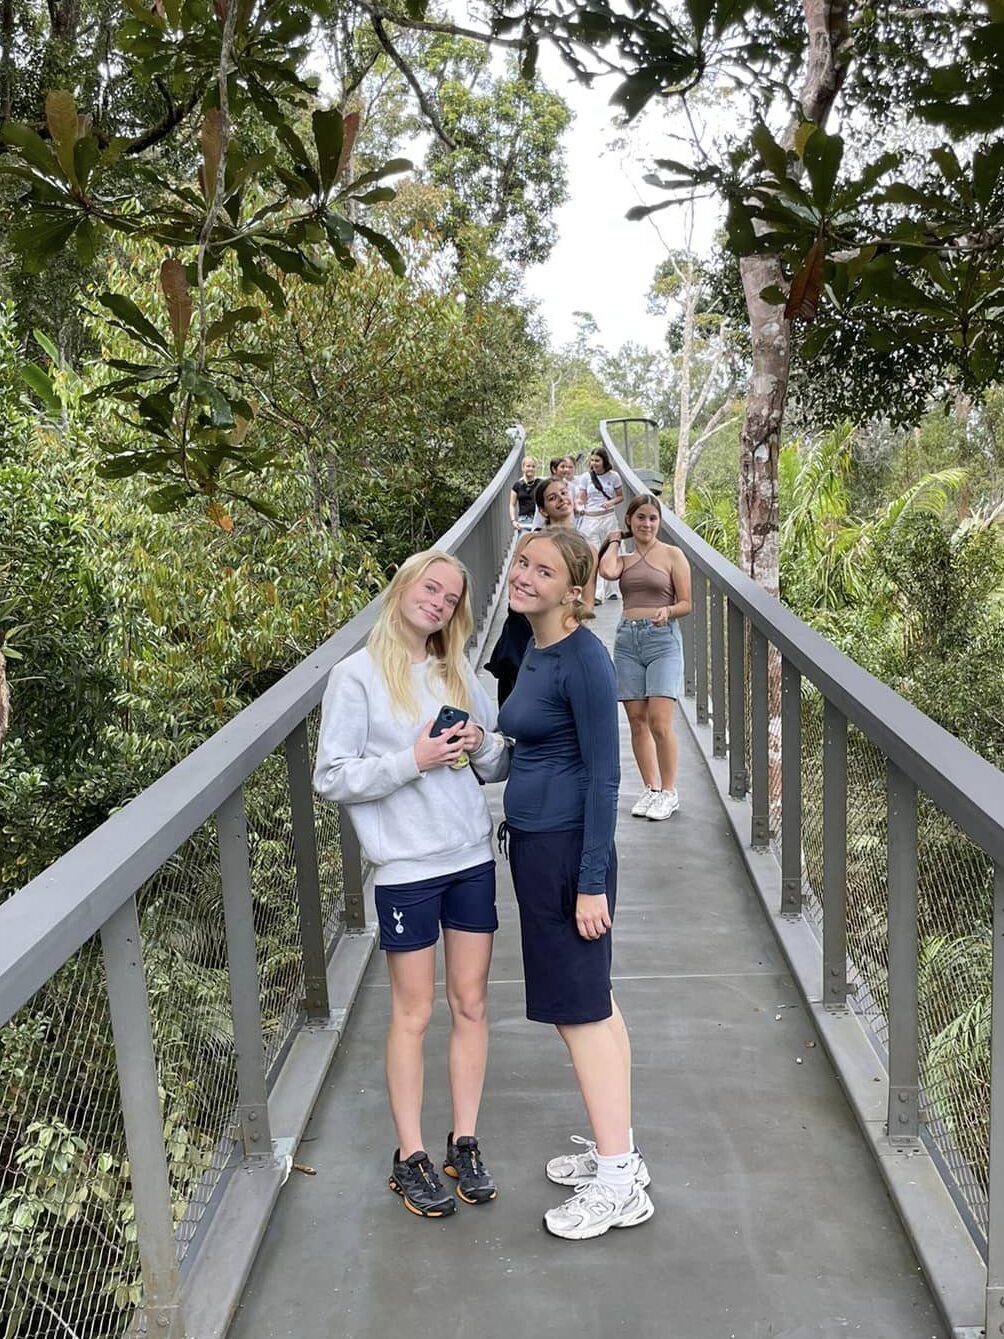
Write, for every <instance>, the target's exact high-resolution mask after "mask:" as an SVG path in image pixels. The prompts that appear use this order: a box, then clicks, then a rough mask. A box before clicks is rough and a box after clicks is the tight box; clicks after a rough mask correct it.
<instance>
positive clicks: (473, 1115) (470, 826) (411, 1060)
mask: <svg viewBox="0 0 1004 1339" xmlns="http://www.w3.org/2000/svg"><path fill="white" fill-rule="evenodd" d="M473 625H474V620H473V616H472V613H471V604H470V598H469V595H468V580H467V572H466V571H465V569H464V568H463V566H462V565H461V564H460V563H459V562H457V560H456V559H455V558H453V557H451V556H450V555H449V554H446V553H439V552H437V551H436V550H434V549H429V550H427V551H426V552H424V553H417V554H415V555H414V556H413V557H412V558H409V559H408V561H407V562H406V563H404V564H403V565H402V566H401V568H400V569H399V570H398V572H397V573H396V574H395V576H394V578H393V580H392V581H391V583H390V585H389V586H388V587H387V591H386V593H385V595H384V600H383V606H382V608H381V611H380V615H379V618H378V620H377V623H376V626H375V627H374V629H373V632H372V633H371V634H370V638H369V641H368V643H367V645H366V647H365V648H364V649H363V650H362V651H357V652H356V653H355V655H351V656H349V657H348V658H347V659H345V660H343V661H342V662H341V663H340V664H338V665H336V666H335V668H334V669H333V670H332V671H331V677H330V679H329V681H328V686H327V689H326V691H325V694H324V702H323V706H322V709H321V730H320V739H319V743H318V749H317V765H316V767H315V770H314V785H315V787H316V788H317V790H318V791H319V792H320V793H321V794H322V795H324V796H326V797H327V798H328V799H331V800H337V801H338V802H339V803H340V804H343V805H345V806H346V808H347V810H348V813H349V816H350V817H351V819H352V825H353V827H354V828H355V830H356V833H357V835H358V837H359V843H360V846H361V847H362V851H363V855H364V857H365V859H366V860H367V861H369V862H370V864H372V865H374V866H376V905H377V917H378V919H379V922H380V947H381V948H383V949H385V950H386V952H387V965H388V970H389V973H390V999H391V1017H390V1027H389V1029H388V1033H387V1091H388V1095H389V1098H390V1107H391V1114H392V1116H393V1119H394V1124H395V1126H396V1128H397V1136H398V1148H397V1150H396V1151H395V1153H394V1158H393V1166H392V1171H391V1176H390V1182H389V1184H390V1188H391V1189H392V1190H393V1191H395V1192H396V1193H397V1194H399V1195H400V1196H401V1197H402V1199H403V1200H404V1203H405V1206H406V1207H407V1208H408V1209H410V1210H411V1211H412V1213H416V1214H419V1215H420V1216H422V1217H428V1218H441V1217H444V1216H445V1215H447V1214H450V1213H452V1212H453V1211H454V1209H455V1208H456V1200H455V1199H454V1198H453V1196H452V1195H450V1194H448V1193H447V1192H446V1191H445V1190H444V1189H443V1186H442V1183H441V1182H440V1180H439V1177H438V1175H437V1173H436V1170H435V1168H434V1167H433V1165H432V1162H431V1159H430V1158H429V1155H428V1154H427V1153H426V1151H425V1141H424V1139H423V1137H422V1126H421V1116H422V1087H423V1043H424V1040H425V1033H426V1030H427V1028H428V1024H429V1019H430V1017H431V1014H432V1006H433V999H434V994H435V969H436V942H437V940H438V938H439V927H440V925H442V927H443V939H444V943H445V950H446V993H447V998H448V1000H449V1005H450V1012H451V1015H452V1020H453V1021H452V1029H451V1033H450V1046H449V1071H450V1092H451V1097H452V1101H453V1129H452V1130H451V1131H450V1133H449V1134H448V1136H447V1140H446V1160H445V1162H444V1163H443V1169H444V1170H445V1171H446V1172H447V1173H448V1174H449V1175H450V1176H453V1177H455V1178H456V1179H457V1183H458V1184H457V1193H458V1195H459V1196H460V1198H461V1199H462V1200H464V1201H465V1202H466V1203H468V1204H483V1203H487V1202H488V1201H490V1200H493V1199H494V1198H495V1196H496V1193H497V1191H496V1187H495V1182H494V1180H493V1179H492V1176H491V1174H490V1173H489V1172H488V1171H487V1169H486V1168H485V1165H484V1163H483V1162H482V1160H481V1151H480V1148H479V1146H478V1140H477V1135H476V1124H477V1117H478V1108H479V1106H480V1103H481V1090H482V1087H483V1085H484V1076H485V1064H486V1060H487V1051H488V1021H487V1013H486V1007H485V1003H486V995H487V989H488V967H489V964H490V962H491V952H492V935H493V934H494V931H495V930H496V929H497V927H498V919H497V916H496V914H495V862H494V858H493V855H492V848H491V835H492V822H491V815H490V814H489V812H488V806H487V804H486V803H485V799H484V794H483V792H482V789H481V787H480V786H479V784H478V780H477V777H475V775H474V774H473V771H472V767H471V766H468V765H465V764H464V763H463V762H462V758H463V757H464V756H465V755H466V756H467V757H469V758H470V760H471V762H472V764H473V766H474V767H476V768H477V771H478V775H479V776H480V777H481V778H482V779H483V780H500V779H502V778H503V777H504V775H505V773H506V771H507V768H508V752H507V750H506V747H505V743H504V741H503V739H502V737H501V735H498V734H495V733H492V732H493V730H494V725H495V712H494V709H493V708H492V706H491V703H490V701H489V699H488V696H487V694H486V693H485V692H484V690H483V689H482V688H481V686H480V684H479V683H478V681H477V679H476V677H475V675H474V672H473V670H472V668H471V666H470V664H469V662H468V661H467V658H466V655H465V647H466V644H467V640H468V638H469V637H470V634H471V630H472V628H473ZM445 705H449V706H452V707H459V708H462V709H463V710H464V711H467V712H468V713H469V719H468V722H467V724H466V725H464V726H463V727H462V728H459V729H457V728H455V729H454V730H453V731H452V732H445V733H443V734H440V735H439V736H437V737H433V736H432V735H431V729H432V724H433V721H434V720H435V718H436V716H437V715H438V713H439V710H440V708H441V707H442V706H445Z"/></svg>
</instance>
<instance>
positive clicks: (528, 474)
mask: <svg viewBox="0 0 1004 1339" xmlns="http://www.w3.org/2000/svg"><path fill="white" fill-rule="evenodd" d="M536 477H537V462H536V461H535V460H534V458H533V456H527V457H526V459H525V460H524V461H523V478H524V479H525V480H526V481H527V483H529V482H530V480H531V479H535V478H536Z"/></svg>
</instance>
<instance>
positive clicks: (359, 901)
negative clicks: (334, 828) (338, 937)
mask: <svg viewBox="0 0 1004 1339" xmlns="http://www.w3.org/2000/svg"><path fill="white" fill-rule="evenodd" d="M338 838H339V841H340V842H341V847H342V888H343V889H344V890H345V928H346V929H347V930H365V929H366V902H365V900H364V898H363V853H362V851H360V849H359V839H358V837H357V836H356V830H355V828H354V827H353V826H352V820H351V819H350V818H349V816H348V813H347V812H346V810H345V806H344V805H342V804H340V805H339V806H338Z"/></svg>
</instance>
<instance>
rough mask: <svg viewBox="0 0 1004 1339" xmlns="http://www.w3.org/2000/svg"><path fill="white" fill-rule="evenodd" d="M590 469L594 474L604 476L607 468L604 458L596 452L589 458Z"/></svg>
mask: <svg viewBox="0 0 1004 1339" xmlns="http://www.w3.org/2000/svg"><path fill="white" fill-rule="evenodd" d="M589 468H590V469H591V470H592V472H593V473H594V474H602V473H603V472H604V471H605V470H606V468H607V467H606V464H605V462H604V460H603V457H602V456H601V455H599V453H598V452H596V451H594V452H593V454H592V455H591V456H590V457H589Z"/></svg>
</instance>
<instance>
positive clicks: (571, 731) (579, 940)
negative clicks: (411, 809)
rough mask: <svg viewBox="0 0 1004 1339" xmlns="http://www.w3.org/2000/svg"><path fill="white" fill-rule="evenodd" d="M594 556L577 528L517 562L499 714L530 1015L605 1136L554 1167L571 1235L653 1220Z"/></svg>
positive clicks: (612, 721)
mask: <svg viewBox="0 0 1004 1339" xmlns="http://www.w3.org/2000/svg"><path fill="white" fill-rule="evenodd" d="M593 561H594V560H593V552H592V549H591V547H590V546H589V544H588V543H587V541H586V540H584V539H583V538H582V536H581V535H579V534H578V533H577V532H575V531H572V530H557V531H554V532H550V531H548V532H546V533H543V534H540V535H535V536H533V537H532V538H531V539H530V540H528V541H527V542H526V543H525V544H524V546H523V548H522V549H521V550H520V552H519V553H518V554H517V556H516V558H515V560H514V562H513V566H512V570H511V572H510V576H509V604H510V608H512V609H516V610H518V611H520V612H522V613H525V614H526V616H527V618H528V619H529V621H530V625H531V627H532V629H533V635H534V640H533V643H532V644H531V645H530V647H529V648H528V650H527V652H526V656H525V657H524V660H523V663H522V665H521V667H520V671H519V676H518V678H517V680H516V685H515V687H514V689H513V691H512V693H511V694H510V696H509V697H508V699H507V700H506V703H505V705H504V707H503V708H502V711H501V712H500V714H499V728H500V729H501V730H502V731H503V732H504V733H505V734H507V735H510V736H512V738H513V739H514V740H515V747H514V750H513V757H512V765H511V769H510V774H509V782H508V784H507V786H506V792H505V817H506V829H507V833H508V840H509V859H510V864H511V866H512V877H513V885H514V887H515V890H516V899H517V902H518V903H519V911H520V932H521V937H522V946H523V969H524V978H525V984H526V1012H527V1017H528V1018H530V1019H533V1020H535V1021H537V1022H542V1023H553V1024H554V1025H555V1026H556V1027H557V1029H558V1032H559V1034H560V1035H561V1038H562V1040H563V1041H564V1042H565V1045H566V1046H567V1047H568V1051H569V1054H570V1056H571V1059H572V1065H573V1068H574V1069H575V1074H576V1078H577V1079H578V1082H579V1088H580V1090H581V1092H582V1097H583V1100H584V1102H585V1106H586V1112H587V1115H588V1117H589V1121H590V1124H591V1125H592V1128H593V1135H594V1138H593V1139H592V1140H585V1139H579V1138H578V1137H576V1140H577V1142H578V1143H579V1144H581V1145H582V1146H583V1147H584V1149H585V1151H584V1152H582V1153H576V1154H572V1155H569V1156H565V1157H557V1158H552V1159H551V1160H550V1162H548V1164H547V1168H546V1171H547V1175H548V1177H549V1178H550V1179H551V1180H552V1181H556V1182H558V1183H559V1184H562V1185H570V1186H574V1187H575V1193H574V1194H573V1195H572V1196H571V1198H570V1199H568V1200H567V1201H566V1202H565V1203H564V1204H562V1205H559V1206H558V1207H557V1208H555V1209H551V1210H549V1211H548V1212H547V1213H546V1214H545V1215H544V1225H545V1227H546V1228H547V1230H548V1231H549V1232H551V1233H553V1234H554V1235H555V1236H560V1237H566V1238H569V1239H572V1240H580V1239H582V1238H586V1237H596V1236H600V1235H602V1234H603V1233H604V1232H606V1231H607V1230H608V1229H609V1228H611V1227H634V1226H636V1225H637V1224H639V1223H643V1222H645V1221H646V1220H647V1219H648V1218H650V1217H651V1216H652V1213H653V1208H652V1201H651V1200H650V1199H649V1197H648V1195H647V1194H646V1191H645V1186H646V1185H647V1184H648V1181H649V1176H648V1171H647V1169H646V1167H645V1164H644V1162H643V1161H642V1159H641V1157H640V1155H639V1154H638V1152H637V1150H636V1149H635V1147H634V1137H633V1134H632V1131H631V1046H630V1042H629V1040H628V1035H627V1029H626V1028H625V1026H624V1020H623V1018H622V1017H621V1013H620V1010H619V1009H618V1008H617V1005H616V1003H615V1002H614V1000H613V996H612V994H611V991H610V966H611V935H610V931H611V926H612V924H613V916H614V909H615V902H616V894H617V854H616V851H615V849H614V822H615V816H616V808H617V788H618V785H619V781H620V766H619V748H618V738H617V695H616V681H615V676H614V670H613V665H612V663H611V661H610V656H609V655H608V653H607V651H606V648H605V647H604V646H603V644H602V643H601V642H600V641H598V640H597V638H596V637H594V636H593V635H592V633H590V632H589V631H587V630H586V628H584V627H583V626H582V623H583V621H584V620H585V619H586V618H589V617H591V613H590V611H589V610H587V608H586V606H585V603H584V601H583V599H582V594H583V588H584V587H585V585H586V584H587V582H588V580H589V578H590V576H591V573H592V569H593Z"/></svg>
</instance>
